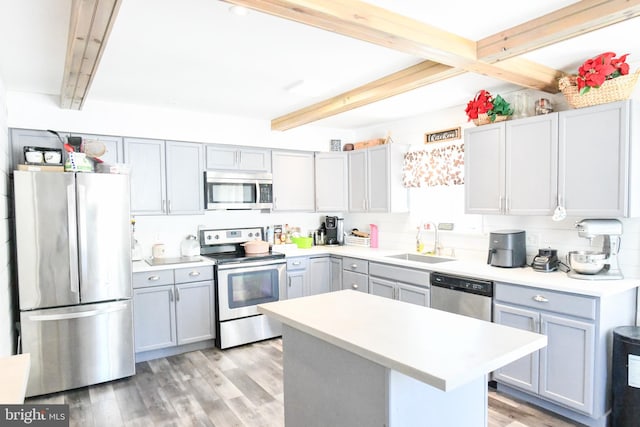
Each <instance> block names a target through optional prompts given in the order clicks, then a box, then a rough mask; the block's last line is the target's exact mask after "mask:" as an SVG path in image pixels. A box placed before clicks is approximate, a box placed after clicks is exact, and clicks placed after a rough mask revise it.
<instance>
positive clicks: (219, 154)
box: [206, 145, 271, 172]
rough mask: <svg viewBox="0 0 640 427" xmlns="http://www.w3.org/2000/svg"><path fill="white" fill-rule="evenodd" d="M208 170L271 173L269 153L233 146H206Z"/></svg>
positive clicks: (268, 151)
mask: <svg viewBox="0 0 640 427" xmlns="http://www.w3.org/2000/svg"><path fill="white" fill-rule="evenodd" d="M206 151H207V169H208V170H216V169H219V170H234V171H256V172H270V171H271V151H270V150H260V149H251V148H244V147H242V148H239V147H234V146H223V145H207V150H206Z"/></svg>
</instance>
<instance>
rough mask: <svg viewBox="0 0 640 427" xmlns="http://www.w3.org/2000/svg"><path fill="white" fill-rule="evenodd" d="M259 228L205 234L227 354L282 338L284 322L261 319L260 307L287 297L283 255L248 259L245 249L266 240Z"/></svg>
mask: <svg viewBox="0 0 640 427" xmlns="http://www.w3.org/2000/svg"><path fill="white" fill-rule="evenodd" d="M263 236H264V230H263V229H262V228H260V227H254V228H234V229H200V254H201V255H202V256H205V257H208V258H210V259H212V260H214V261H215V266H214V269H215V276H216V278H215V280H216V286H215V298H216V304H215V307H216V346H217V347H218V348H221V349H224V348H229V347H235V346H238V345H242V344H248V343H251V342H255V341H260V340H264V339H267V338H273V337H277V336H280V335H281V334H282V327H281V324H280V322H278V321H276V320H273V319H270V318H268V317H266V316H263V315H262V314H259V313H258V309H257V306H258V304H263V303H267V302H272V301H278V300H279V299H280V296H281V295H282V296H284V295H286V294H285V288H284V286H285V281H286V260H285V259H284V254H281V253H273V252H270V251H269V252H265V253H262V254H255V255H253V254H252V255H249V254H246V253H245V251H244V247H243V246H242V244H243V243H246V242H248V241H250V240H262V237H263Z"/></svg>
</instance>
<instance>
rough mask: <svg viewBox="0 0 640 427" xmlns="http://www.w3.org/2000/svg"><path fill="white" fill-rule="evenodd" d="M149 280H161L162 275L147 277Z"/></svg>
mask: <svg viewBox="0 0 640 427" xmlns="http://www.w3.org/2000/svg"><path fill="white" fill-rule="evenodd" d="M147 280H148V281H150V282H155V281H157V280H160V276H149V277H147Z"/></svg>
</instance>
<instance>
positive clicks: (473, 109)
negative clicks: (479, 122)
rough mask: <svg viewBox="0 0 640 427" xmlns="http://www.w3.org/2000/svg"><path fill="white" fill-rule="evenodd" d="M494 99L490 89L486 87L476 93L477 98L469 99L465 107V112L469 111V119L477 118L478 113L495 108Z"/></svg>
mask: <svg viewBox="0 0 640 427" xmlns="http://www.w3.org/2000/svg"><path fill="white" fill-rule="evenodd" d="M492 101H493V97H492V96H491V94H490V93H489V92H488V91H486V90H484V89H482V90H481V91H479V92H478V93H477V94H476V96H475V98H473V99H472V100H471V101H469V103H468V104H467V108H466V109H465V112H466V113H467V117H468V118H469V119H468V121H469V120H472V119H477V118H478V114H483V113H486V112H488V111H489V110H491V109H493V102H492Z"/></svg>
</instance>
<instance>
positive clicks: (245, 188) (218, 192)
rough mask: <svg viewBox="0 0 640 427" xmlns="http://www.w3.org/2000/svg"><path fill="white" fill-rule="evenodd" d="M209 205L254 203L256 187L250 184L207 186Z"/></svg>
mask: <svg viewBox="0 0 640 427" xmlns="http://www.w3.org/2000/svg"><path fill="white" fill-rule="evenodd" d="M207 186H208V192H209V203H255V201H256V185H255V184H252V183H233V184H231V183H215V182H210V183H208V184H207Z"/></svg>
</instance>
